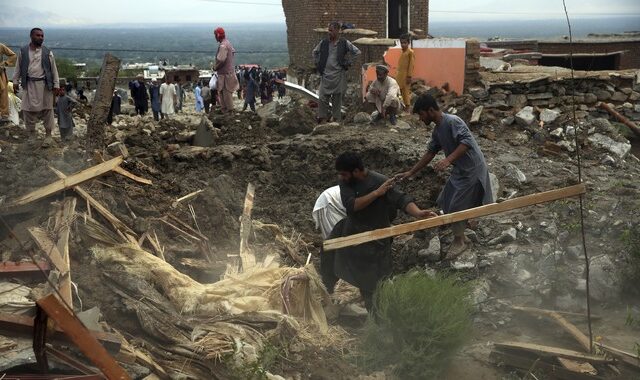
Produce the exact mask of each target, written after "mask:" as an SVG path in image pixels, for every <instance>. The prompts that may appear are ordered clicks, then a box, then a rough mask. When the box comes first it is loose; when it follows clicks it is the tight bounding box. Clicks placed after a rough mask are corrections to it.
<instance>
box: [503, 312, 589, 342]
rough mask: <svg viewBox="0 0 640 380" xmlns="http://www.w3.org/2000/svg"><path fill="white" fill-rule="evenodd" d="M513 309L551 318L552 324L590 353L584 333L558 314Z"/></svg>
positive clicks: (587, 339)
mask: <svg viewBox="0 0 640 380" xmlns="http://www.w3.org/2000/svg"><path fill="white" fill-rule="evenodd" d="M513 309H514V310H522V311H526V312H528V313H531V314H537V315H543V316H546V317H549V318H551V319H552V320H553V321H554V322H556V324H557V325H558V326H560V327H562V329H563V330H565V331H566V332H568V333H569V334H571V336H573V338H574V339H575V340H576V341H577V342H578V343H580V345H581V346H582V348H584V349H585V351H586V352H591V345H590V344H589V337H588V336H586V335H584V333H583V332H582V331H580V330H579V329H578V328H577V327H576V326H575V325H574V324H572V323H570V322H569V321H567V320H566V319H564V317H563V316H561V315H560V314H558V313H557V312H555V311H549V310H543V309H536V308H533V307H527V308H517V307H513Z"/></svg>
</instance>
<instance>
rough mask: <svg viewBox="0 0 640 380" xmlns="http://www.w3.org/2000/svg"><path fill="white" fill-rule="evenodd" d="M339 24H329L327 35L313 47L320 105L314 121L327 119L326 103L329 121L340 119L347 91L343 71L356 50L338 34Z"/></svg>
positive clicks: (349, 64)
mask: <svg viewBox="0 0 640 380" xmlns="http://www.w3.org/2000/svg"><path fill="white" fill-rule="evenodd" d="M339 33H340V23H339V22H332V23H330V24H329V37H328V38H325V39H324V40H322V41H320V43H319V44H318V45H317V46H316V47H315V49H313V58H314V60H315V63H316V69H317V70H318V73H319V74H320V78H321V79H320V91H319V94H318V95H319V96H320V104H319V105H318V122H320V123H324V122H325V121H327V120H328V119H329V103H331V114H332V115H333V120H334V121H337V122H340V120H342V98H343V97H344V94H345V93H346V91H347V70H349V67H350V66H351V63H352V62H353V60H354V58H355V57H357V56H358V55H360V50H359V49H358V48H357V47H355V46H354V45H353V44H352V43H351V42H350V41H348V40H347V39H345V38H342V37H340V38H339Z"/></svg>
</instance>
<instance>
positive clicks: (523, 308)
mask: <svg viewBox="0 0 640 380" xmlns="http://www.w3.org/2000/svg"><path fill="white" fill-rule="evenodd" d="M511 308H512V309H513V310H518V311H531V312H532V313H534V314H535V313H536V312H537V313H538V314H539V313H542V312H546V313H558V314H560V315H564V316H567V317H573V318H583V319H586V318H587V314H586V313H572V312H570V311H562V310H546V309H539V308H533V307H526V306H511ZM591 319H592V320H598V319H602V316H601V315H596V314H591Z"/></svg>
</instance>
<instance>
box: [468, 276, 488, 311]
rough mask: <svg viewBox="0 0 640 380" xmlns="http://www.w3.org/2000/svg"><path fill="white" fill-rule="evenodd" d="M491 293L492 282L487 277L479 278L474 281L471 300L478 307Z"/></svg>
mask: <svg viewBox="0 0 640 380" xmlns="http://www.w3.org/2000/svg"><path fill="white" fill-rule="evenodd" d="M490 293H491V283H490V282H489V280H487V279H479V280H477V281H474V287H473V289H472V290H471V302H472V303H473V305H474V306H475V307H476V308H480V306H481V305H482V304H483V303H485V302H486V301H487V300H488V299H489V294H490Z"/></svg>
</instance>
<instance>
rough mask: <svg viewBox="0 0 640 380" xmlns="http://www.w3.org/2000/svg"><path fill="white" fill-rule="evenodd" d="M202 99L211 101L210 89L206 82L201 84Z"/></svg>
mask: <svg viewBox="0 0 640 380" xmlns="http://www.w3.org/2000/svg"><path fill="white" fill-rule="evenodd" d="M201 90H202V101H203V102H210V101H211V89H210V88H209V86H207V85H206V84H205V85H204V86H202V89H201Z"/></svg>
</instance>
